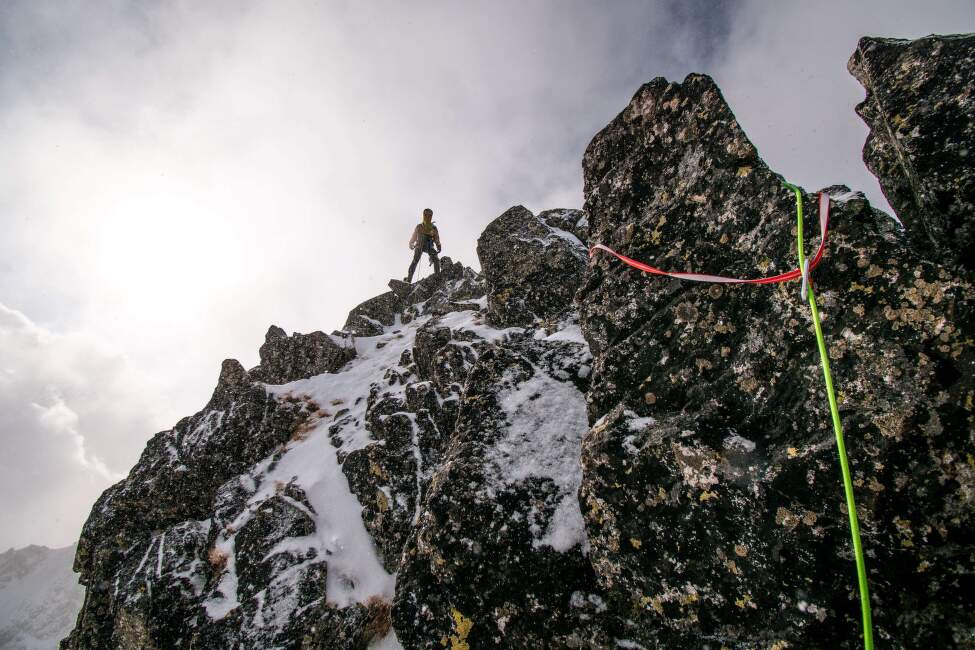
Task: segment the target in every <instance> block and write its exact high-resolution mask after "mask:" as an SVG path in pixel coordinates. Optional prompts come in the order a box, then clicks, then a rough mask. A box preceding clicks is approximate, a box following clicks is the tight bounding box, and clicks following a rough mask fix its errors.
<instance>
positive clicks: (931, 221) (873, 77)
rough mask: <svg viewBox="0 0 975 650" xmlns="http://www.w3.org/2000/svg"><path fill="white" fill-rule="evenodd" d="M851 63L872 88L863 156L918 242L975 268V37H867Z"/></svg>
mask: <svg viewBox="0 0 975 650" xmlns="http://www.w3.org/2000/svg"><path fill="white" fill-rule="evenodd" d="M848 67H849V70H850V72H851V73H852V74H853V76H854V77H856V78H857V79H858V80H859V81H860V83H862V84H863V87H864V88H865V89H866V91H867V97H866V99H864V100H863V102H862V103H861V104H860V105H859V106H857V113H858V114H859V115H860V117H862V118H863V120H864V122H866V123H867V126H869V127H870V136H869V137H868V138H867V142H866V144H865V145H864V147H863V160H864V162H865V163H866V164H867V166H868V167H869V168H870V170H871V171H872V172H873V173H874V174H876V175H877V178H878V179H879V180H880V185H881V187H882V188H883V190H884V194H885V195H886V197H887V200H888V201H890V204H891V206H893V208H894V210H895V211H896V212H897V215H898V216H899V217H900V219H901V221H902V222H903V223H904V226H905V227H906V228H907V230H908V232H910V233H911V235H912V243H914V244H915V245H916V246H921V247H923V248H924V249H925V251H926V252H927V253H928V254H929V255H931V256H939V257H940V258H942V259H950V260H953V261H955V262H961V263H962V264H964V265H965V266H966V267H967V268H968V269H969V270H971V269H973V268H975V226H973V223H972V213H973V211H975V90H973V83H972V80H973V79H975V35H973V34H965V35H960V36H928V37H927V38H921V39H918V40H916V41H905V40H900V39H892V38H862V39H860V43H859V44H858V45H857V49H856V51H855V52H854V53H853V56H852V57H850V62H849V64H848Z"/></svg>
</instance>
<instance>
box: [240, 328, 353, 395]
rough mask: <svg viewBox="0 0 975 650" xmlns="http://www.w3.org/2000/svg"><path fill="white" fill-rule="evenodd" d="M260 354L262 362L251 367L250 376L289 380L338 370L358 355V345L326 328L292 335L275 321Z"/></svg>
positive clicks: (260, 379) (279, 382) (253, 377)
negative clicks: (331, 334)
mask: <svg viewBox="0 0 975 650" xmlns="http://www.w3.org/2000/svg"><path fill="white" fill-rule="evenodd" d="M260 354H261V365H260V366H258V367H257V368H255V369H253V370H251V371H250V377H251V378H252V379H254V380H257V381H263V382H267V383H269V384H286V383H288V382H289V381H295V380H296V379H305V378H307V377H313V376H314V375H319V374H321V373H323V372H336V371H338V369H339V368H341V367H342V366H344V365H345V363H346V362H347V361H348V360H349V359H351V358H353V357H354V356H355V348H353V347H351V346H349V345H348V343H347V342H346V341H344V340H343V339H341V338H338V337H334V338H333V337H331V336H329V335H328V334H325V333H324V332H312V333H311V334H298V333H295V334H294V335H293V336H288V335H287V334H285V332H284V330H283V329H281V328H280V327H277V326H275V325H272V326H271V327H270V328H269V329H268V331H267V334H266V335H265V340H264V345H262V346H261V350H260Z"/></svg>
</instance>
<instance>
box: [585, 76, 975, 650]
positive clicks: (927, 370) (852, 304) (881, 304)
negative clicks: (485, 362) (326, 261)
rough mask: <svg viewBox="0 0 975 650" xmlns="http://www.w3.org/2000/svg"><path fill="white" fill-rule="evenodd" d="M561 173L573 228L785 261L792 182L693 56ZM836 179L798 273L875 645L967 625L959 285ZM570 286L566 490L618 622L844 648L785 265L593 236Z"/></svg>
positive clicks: (846, 598)
mask: <svg viewBox="0 0 975 650" xmlns="http://www.w3.org/2000/svg"><path fill="white" fill-rule="evenodd" d="M584 171H585V187H586V211H587V212H588V214H589V218H590V223H591V228H592V234H591V237H592V238H593V240H595V241H601V242H603V243H606V244H607V245H609V246H610V247H613V248H615V249H616V250H618V251H620V252H622V253H623V254H626V255H628V256H631V257H635V258H637V259H640V260H647V261H650V262H651V263H653V264H654V265H656V266H658V267H661V268H666V269H674V270H681V271H683V270H696V271H701V272H710V273H721V274H724V275H735V276H739V277H759V276H763V275H771V274H774V273H778V272H781V271H784V270H788V269H789V268H790V267H795V265H796V252H795V244H794V240H795V236H794V232H793V231H794V228H795V226H794V223H795V217H794V207H793V204H792V201H793V199H792V197H791V194H790V193H789V192H786V191H783V189H782V187H781V184H780V181H781V177H780V176H779V175H777V174H775V173H774V172H772V171H771V170H769V169H768V167H767V166H766V165H765V164H764V163H763V162H762V161H761V159H759V158H758V156H757V154H756V152H755V148H754V147H753V146H752V145H751V143H750V142H749V141H748V140H747V138H746V137H745V135H744V133H743V132H742V131H741V129H740V128H739V127H738V125H737V122H736V121H735V119H734V116H733V115H732V114H731V112H730V110H729V109H728V107H727V105H726V104H725V102H724V100H723V98H722V97H721V93H720V92H719V90H718V89H717V87H716V86H715V85H714V83H713V82H712V81H711V80H710V79H709V78H707V77H704V76H700V75H691V76H689V77H688V78H687V79H686V80H685V81H684V82H683V83H681V84H677V83H668V82H666V81H665V80H663V79H657V80H654V81H652V82H650V83H649V84H647V85H645V86H644V87H643V88H641V89H640V90H639V91H638V92H637V94H636V95H635V96H634V98H633V100H632V101H631V103H630V105H629V106H627V108H626V109H625V110H624V111H623V112H622V113H621V114H620V115H619V116H618V117H617V118H616V119H615V120H613V122H612V123H610V125H609V126H607V127H606V128H605V129H604V130H603V131H602V132H600V133H599V134H598V135H597V136H596V137H595V139H594V140H593V141H592V143H591V144H590V146H589V148H588V149H587V151H586V155H585V161H584ZM844 190H845V188H831V189H830V190H828V191H831V192H832V193H834V194H836V199H835V200H834V201H833V212H832V215H833V216H832V229H831V232H830V235H829V237H830V240H829V253H828V255H827V257H826V259H825V261H824V263H823V265H822V266H820V267H819V269H817V271H816V272H815V273H814V282H815V287H816V291H817V293H818V295H819V299H820V304H821V308H822V312H823V315H824V324H825V328H826V330H827V337H828V340H829V352H830V357H831V362H832V366H833V372H834V376H835V377H836V380H837V382H838V385H839V386H840V391H841V393H842V405H841V409H842V417H843V422H844V426H845V428H846V431H847V437H848V446H849V455H850V459H851V465H852V468H853V474H854V478H855V482H856V486H857V490H856V492H857V498H858V499H859V511H860V518H861V519H860V520H861V526H862V528H863V538H864V541H865V545H866V547H867V549H868V552H869V561H868V566H869V569H870V581H871V585H872V586H873V589H874V621H875V624H876V629H877V633H878V637H879V638H880V639H883V640H884V641H883V643H884V644H885V645H888V646H893V647H918V646H920V645H922V644H931V643H933V644H935V645H939V646H942V647H949V646H952V645H954V644H959V643H963V642H964V641H965V639H970V636H969V635H970V631H971V629H972V625H973V624H975V618H973V617H972V614H971V612H972V604H973V603H972V602H971V601H970V600H969V599H968V597H967V596H966V597H962V598H960V599H959V597H958V594H960V593H962V591H963V590H965V589H967V587H966V586H965V585H968V584H969V583H970V581H971V580H972V575H973V570H975V564H973V558H975V555H973V551H975V546H973V545H972V542H973V539H972V537H971V535H970V530H971V525H972V516H973V510H972V495H973V494H975V491H973V490H975V482H973V479H975V473H973V471H972V466H971V464H970V461H969V460H968V459H969V458H971V457H972V453H973V452H975V447H973V440H972V436H971V431H972V412H971V409H972V406H971V399H970V396H971V395H972V390H973V382H972V378H973V375H972V364H973V360H975V356H973V350H972V345H971V338H970V337H971V333H972V332H973V330H975V328H973V311H972V310H973V306H975V289H973V286H972V283H971V279H970V277H968V276H967V275H966V274H964V273H960V272H959V271H957V270H953V269H952V267H944V266H942V264H941V263H940V260H939V259H932V258H927V257H923V256H920V255H918V254H917V253H916V252H915V247H913V246H912V240H911V239H910V238H909V237H908V236H907V235H905V234H901V233H899V232H897V231H895V230H894V229H893V228H892V227H891V223H890V220H889V219H888V218H887V217H886V216H885V215H883V214H881V213H879V212H877V211H876V210H873V209H871V208H870V206H869V205H867V203H866V201H865V200H863V198H862V196H857V195H852V193H849V192H846V191H844ZM804 199H805V204H806V205H805V208H806V212H807V214H815V200H814V197H812V196H804ZM969 216H970V218H971V216H972V215H969ZM809 225H810V227H809V232H808V233H807V237H806V241H807V242H810V244H809V248H810V249H812V248H813V246H814V245H815V244H816V241H815V239H816V238H815V237H814V236H813V232H814V229H815V224H809ZM579 301H580V304H581V310H582V329H583V332H584V333H585V335H586V338H587V340H588V341H589V343H590V348H591V350H592V353H593V356H594V363H593V376H592V384H591V387H590V390H589V394H588V400H589V410H590V417H591V418H592V419H593V420H594V421H595V425H594V426H593V428H592V430H591V431H590V432H589V434H588V435H587V437H586V440H585V448H584V451H583V468H584V470H583V483H582V491H581V498H582V499H583V500H584V502H585V513H586V515H585V516H586V522H587V531H588V534H589V544H590V548H591V549H592V551H591V559H592V564H593V567H594V568H595V570H596V573H597V575H598V576H599V579H600V583H601V584H602V585H603V586H604V587H605V588H606V589H607V591H608V594H609V598H610V601H611V607H613V608H615V609H617V610H618V611H626V612H628V613H629V615H630V616H631V617H632V620H634V621H635V622H636V624H637V629H638V630H639V632H634V638H636V639H637V640H638V641H639V642H640V643H643V644H644V645H648V646H651V647H652V646H654V645H656V644H661V645H664V646H667V647H700V646H702V645H703V644H705V643H708V642H714V643H719V644H724V645H728V646H738V645H742V646H743V647H744V646H747V647H752V646H751V645H749V644H753V643H754V644H757V645H756V647H758V646H761V647H769V646H774V645H775V644H779V646H780V647H786V646H785V645H783V644H789V645H790V646H800V647H806V646H807V645H810V646H814V647H856V645H857V640H856V638H855V632H852V631H853V630H858V629H859V623H858V621H859V611H858V603H857V600H856V597H855V576H854V573H853V571H854V569H853V563H852V561H851V550H850V543H849V539H848V530H847V524H846V521H845V514H844V513H843V512H842V495H841V486H840V477H839V472H838V467H837V462H836V455H835V445H834V444H833V434H832V430H831V425H830V418H829V413H828V410H827V408H828V407H827V402H826V399H825V395H824V393H823V383H822V376H821V371H820V369H819V367H818V356H817V353H816V343H815V339H814V337H813V334H812V332H811V327H810V317H809V312H808V307H807V306H806V305H805V304H804V301H802V300H801V299H800V297H799V295H798V286H797V285H796V283H792V284H780V285H771V286H759V287H749V286H721V285H708V284H698V283H690V282H689V283H682V282H679V281H674V280H668V279H661V278H658V277H650V276H646V275H643V274H641V273H639V272H636V271H633V270H630V269H629V268H628V267H624V266H622V265H621V264H620V263H619V262H617V261H616V260H615V259H614V258H611V257H610V256H608V255H600V256H599V257H596V258H595V259H594V260H593V264H592V265H591V266H590V269H589V273H588V276H587V279H586V282H585V284H584V285H583V287H582V289H581V290H580V294H579ZM959 590H962V591H959Z"/></svg>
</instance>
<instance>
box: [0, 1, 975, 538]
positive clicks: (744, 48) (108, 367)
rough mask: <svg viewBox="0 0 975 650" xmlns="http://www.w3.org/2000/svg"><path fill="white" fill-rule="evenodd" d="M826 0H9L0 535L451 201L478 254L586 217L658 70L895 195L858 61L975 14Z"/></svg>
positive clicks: (68, 534)
mask: <svg viewBox="0 0 975 650" xmlns="http://www.w3.org/2000/svg"><path fill="white" fill-rule="evenodd" d="M826 4H827V3H823V2H818V3H790V2H775V3H773V2H736V3H722V2H703V1H701V2H697V1H694V2H623V1H613V2H593V1H584V2H583V1H578V2H570V1H566V0H551V1H548V2H543V1H541V0H538V1H534V2H515V1H497V0H493V1H490V2H478V3H474V2H409V3H389V2H383V3H380V2H358V1H356V2H352V1H349V2H243V1H237V0H234V1H232V2H205V3H203V2H195V1H193V0H186V1H185V2H172V3H158V2H122V1H107V0H106V1H101V2H97V3H92V2H84V1H81V0H79V1H77V2H72V1H63V2H35V1H33V0H5V1H4V2H3V3H0V143H2V146H0V170H2V173H0V516H2V519H0V549H4V548H7V547H9V546H23V545H25V544H28V543H39V544H47V545H65V544H69V543H71V542H73V541H74V540H75V539H76V538H77V535H78V532H79V530H80V526H81V524H82V522H83V521H84V519H85V518H86V517H87V514H88V511H89V510H90V508H91V504H92V502H93V501H94V499H95V498H96V497H97V496H98V494H99V493H100V492H101V490H103V489H104V488H105V487H107V486H108V485H110V484H111V483H112V482H113V481H115V480H118V479H119V478H121V477H122V476H124V475H125V474H126V473H127V472H128V470H129V468H130V467H131V466H132V464H133V463H134V462H135V461H136V459H137V458H138V455H139V453H140V452H141V450H142V448H143V445H144V443H145V441H146V440H147V439H148V438H149V436H150V435H152V434H153V433H154V432H156V431H159V430H162V429H166V428H169V427H171V426H172V425H173V424H175V422H176V420H177V419H179V418H180V417H182V416H184V415H189V414H191V413H193V412H195V411H196V410H198V409H199V408H200V407H202V405H203V404H204V403H205V402H206V401H207V399H208V398H209V395H210V392H211V391H212V389H213V386H214V384H215V382H216V378H217V374H218V371H219V367H220V362H221V360H223V359H224V358H227V357H235V358H237V359H240V360H241V362H242V363H244V365H245V366H247V367H250V366H252V365H254V364H256V363H257V349H258V347H259V345H260V344H261V342H262V341H263V336H264V332H265V331H266V330H267V327H268V326H269V325H270V324H271V323H275V324H278V325H280V326H282V327H284V328H285V329H287V330H288V331H289V332H290V331H302V332H307V331H312V330H316V329H321V330H324V331H326V332H328V331H331V330H333V329H336V328H338V327H340V326H341V325H342V323H343V322H344V319H345V316H346V314H347V313H348V311H349V309H350V308H352V307H353V306H354V305H355V304H357V303H358V302H361V301H362V300H365V299H366V298H369V297H371V296H373V295H376V294H378V293H380V292H382V291H384V290H385V284H386V281H387V279H388V278H390V277H402V276H403V275H404V274H405V271H406V266H407V264H408V262H409V259H410V253H409V251H408V250H407V248H406V242H407V239H408V237H409V234H410V231H411V229H412V226H413V224H414V223H415V222H416V221H417V219H418V217H419V213H420V211H421V210H422V209H423V208H424V207H430V208H432V209H433V210H434V213H435V220H436V221H437V222H438V224H439V226H440V229H441V233H442V238H443V241H444V254H446V255H450V256H452V257H453V258H455V259H460V260H461V261H463V262H464V263H466V264H468V265H471V266H474V267H477V266H478V265H477V259H476V256H475V252H474V250H475V242H476V239H477V236H478V234H479V233H480V232H481V230H482V229H483V228H484V226H485V225H486V224H487V223H488V222H489V221H490V220H491V219H493V218H494V217H496V216H498V215H499V214H500V213H501V212H503V211H504V210H505V209H507V208H508V207H510V206H512V205H515V204H519V203H520V204H523V205H525V206H526V207H528V208H529V209H531V210H533V211H539V210H543V209H547V208H555V207H581V206H582V202H583V198H582V172H581V166H580V161H581V158H582V153H583V151H584V149H585V147H586V145H587V143H588V142H589V140H590V139H591V138H592V136H593V135H594V134H595V133H596V131H598V130H599V129H600V128H602V127H603V126H605V124H606V123H607V122H609V120H611V119H612V118H613V117H614V116H615V115H616V113H618V112H619V111H620V110H622V108H623V107H624V106H625V105H626V103H627V102H628V100H629V99H630V97H631V96H632V95H633V93H634V92H635V91H636V89H637V88H638V87H639V85H640V84H641V83H643V82H645V81H648V80H649V79H651V78H653V77H655V76H665V77H668V78H670V79H673V80H678V81H679V80H681V79H683V77H684V76H685V75H686V74H687V73H689V72H695V71H697V72H706V73H708V74H711V75H712V76H714V77H715V79H716V80H717V82H718V83H719V85H720V86H721V88H722V89H723V91H724V93H725V96H726V98H727V99H728V101H729V103H730V104H731V107H732V109H733V110H734V111H735V113H736V114H737V116H738V118H739V121H740V122H741V124H742V125H743V126H744V128H745V130H746V131H747V132H748V134H749V136H750V137H751V138H752V140H753V141H754V142H755V144H756V145H757V146H758V149H759V152H760V153H761V154H762V155H763V157H764V158H765V160H766V161H767V162H768V163H769V164H770V165H771V166H772V167H773V168H774V169H776V170H777V171H779V172H781V173H783V174H784V175H785V176H787V177H788V178H789V179H791V180H793V181H795V182H798V183H800V184H802V185H804V186H805V187H807V188H809V189H818V188H819V187H822V186H824V185H828V184H833V183H839V182H844V183H846V184H848V185H851V186H852V187H854V188H855V189H861V190H863V191H865V192H866V193H867V195H868V196H869V197H870V198H871V200H874V201H876V202H879V203H880V204H881V205H886V204H885V202H883V198H882V196H881V195H880V191H879V187H878V185H877V182H876V180H875V179H874V178H873V177H872V176H870V175H869V173H868V172H867V170H866V169H865V168H864V166H863V164H862V161H861V159H860V148H861V147H862V144H863V140H864V138H865V137H866V129H865V127H864V126H863V124H862V123H861V122H860V120H859V118H857V117H856V115H855V114H854V112H853V107H854V105H855V104H856V103H857V102H858V101H860V100H861V99H862V97H863V91H862V89H861V88H860V87H859V85H858V84H857V83H856V82H855V81H854V80H853V79H852V78H851V77H850V76H849V75H848V73H847V72H846V60H847V59H848V58H849V55H850V54H851V52H852V51H853V48H854V46H855V45H856V42H857V39H858V38H859V37H860V36H861V35H865V34H872V35H889V36H898V37H917V36H921V35H924V34H928V33H931V32H941V33H952V32H962V31H973V30H975V4H973V3H972V2H971V1H970V0H965V1H958V2H936V1H928V2H924V3H918V2H913V1H911V2H880V1H875V2H858V3H845V2H844V3H839V2H835V3H832V4H833V6H832V7H830V6H824V5H826ZM421 269H422V273H423V274H426V273H429V269H428V268H427V266H426V261H425V260H424V262H423V263H422V266H421Z"/></svg>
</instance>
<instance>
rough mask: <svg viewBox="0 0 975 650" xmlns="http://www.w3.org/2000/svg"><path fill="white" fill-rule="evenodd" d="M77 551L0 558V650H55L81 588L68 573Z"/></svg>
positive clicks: (26, 551)
mask: <svg viewBox="0 0 975 650" xmlns="http://www.w3.org/2000/svg"><path fill="white" fill-rule="evenodd" d="M75 550H76V546H74V545H72V546H67V547H65V548H56V549H50V548H47V547H46V546H33V545H32V546H26V547H24V548H21V549H10V550H8V551H6V552H4V553H0V650H54V648H57V646H58V642H59V641H60V640H61V639H62V638H64V637H65V636H67V634H68V632H70V631H71V628H72V627H73V626H74V623H75V620H76V619H77V616H78V611H79V610H80V609H81V604H82V603H83V602H84V599H85V588H84V587H82V586H81V585H80V584H78V575H77V574H76V573H74V571H72V568H71V566H72V562H73V561H74V554H75Z"/></svg>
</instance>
